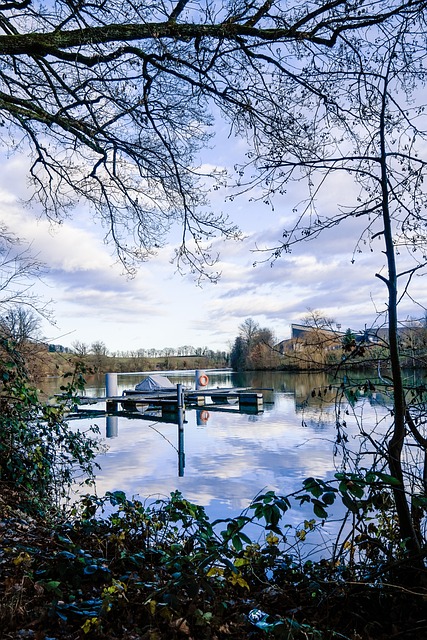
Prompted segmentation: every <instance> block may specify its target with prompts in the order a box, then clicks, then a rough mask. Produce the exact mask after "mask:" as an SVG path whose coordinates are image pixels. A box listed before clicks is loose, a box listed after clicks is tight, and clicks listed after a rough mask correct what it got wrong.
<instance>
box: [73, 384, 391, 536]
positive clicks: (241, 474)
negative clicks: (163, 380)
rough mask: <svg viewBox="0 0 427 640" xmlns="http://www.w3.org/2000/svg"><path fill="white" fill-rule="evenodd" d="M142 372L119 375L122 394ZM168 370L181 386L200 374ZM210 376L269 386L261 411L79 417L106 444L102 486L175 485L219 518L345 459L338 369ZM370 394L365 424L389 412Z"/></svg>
mask: <svg viewBox="0 0 427 640" xmlns="http://www.w3.org/2000/svg"><path fill="white" fill-rule="evenodd" d="M142 377H143V376H140V378H138V377H136V376H128V377H126V376H120V377H119V394H121V393H122V391H123V390H124V389H130V388H134V386H135V384H136V383H137V382H139V380H140V379H142ZM169 377H170V379H171V380H172V381H173V382H174V383H179V384H183V385H185V386H191V384H192V383H193V380H194V378H193V377H192V376H191V375H189V374H183V373H176V374H175V373H174V374H171V375H170V376H169ZM209 377H210V386H212V387H220V388H223V387H233V386H235V387H253V388H257V389H267V388H268V389H272V391H271V392H264V397H265V401H266V402H265V404H264V411H263V412H262V413H259V414H253V415H251V414H245V413H239V412H238V411H234V410H233V407H228V408H229V409H230V411H221V412H220V411H215V410H210V408H208V410H206V409H205V408H202V409H196V410H188V409H187V410H186V412H185V416H183V419H182V422H181V423H179V420H175V421H172V419H171V418H169V419H168V420H165V419H162V418H161V415H154V414H147V413H144V414H141V415H140V416H138V418H137V419H129V418H126V417H124V416H108V417H107V418H105V417H102V418H91V419H88V420H84V421H81V422H82V423H81V424H80V423H79V428H80V429H82V430H83V428H86V427H87V426H89V425H90V424H97V425H98V426H99V427H100V429H101V430H102V432H103V434H105V436H106V442H107V444H108V451H107V452H106V453H105V454H102V455H101V456H100V457H99V460H98V462H99V463H100V465H101V470H100V472H99V473H98V476H97V491H98V493H99V494H103V493H105V492H106V491H114V490H118V489H121V490H124V491H126V492H127V493H128V494H129V495H130V496H132V495H136V494H138V495H140V496H142V497H146V496H156V497H157V496H159V495H160V496H168V495H169V494H170V492H171V491H174V490H175V489H179V490H180V491H182V493H183V494H184V495H185V496H186V497H187V498H188V499H189V500H192V501H194V502H196V503H198V504H201V505H203V506H205V507H206V508H207V511H208V513H209V515H210V517H212V518H217V517H228V516H234V515H236V514H237V513H238V512H239V511H240V510H241V509H243V508H245V507H246V506H247V504H248V503H249V502H250V501H251V499H252V498H253V497H254V496H255V495H256V494H257V493H259V492H260V491H264V490H266V489H273V490H275V491H277V492H280V493H283V494H288V493H291V492H293V491H296V490H297V489H299V488H300V485H301V481H302V480H303V479H304V478H306V477H308V476H315V477H320V478H324V479H327V478H330V477H332V476H333V474H334V472H335V471H336V469H337V467H339V465H340V464H341V458H340V456H339V451H338V450H337V448H336V447H335V448H334V443H335V440H336V432H337V428H336V416H335V401H336V400H335V398H336V394H335V390H336V389H337V388H338V387H339V385H340V381H339V380H337V379H336V378H335V377H334V376H332V375H330V376H329V375H327V374H323V373H322V374H309V375H308V374H292V373H284V372H256V373H243V374H235V373H231V372H221V373H218V374H213V373H211V372H210V373H209ZM365 380H366V374H364V375H362V376H360V383H361V385H363V382H364V381H365ZM330 387H331V388H330ZM87 392H88V394H90V395H92V396H94V397H96V396H102V395H104V394H105V386H104V382H103V379H101V380H99V379H98V380H93V381H91V382H90V385H89V387H88V389H87ZM365 396H366V397H365V398H363V397H362V396H361V399H360V403H361V404H360V407H362V406H363V419H364V421H365V424H366V425H367V426H369V424H371V423H372V425H375V424H377V422H378V417H379V416H380V417H381V416H385V415H386V409H385V405H386V401H387V398H386V396H382V395H381V394H377V395H374V392H371V394H365ZM362 401H363V402H362ZM99 408H100V409H102V408H103V407H102V406H100V407H99ZM225 408H227V407H225ZM356 408H357V411H356V416H355V418H352V416H349V417H348V420H347V423H348V424H347V426H346V435H347V437H348V439H349V442H350V444H351V443H352V442H354V446H355V447H356V446H358V440H357V438H358V437H359V430H358V424H357V416H358V413H357V412H358V411H359V405H357V407H356ZM360 411H362V409H361V408H360ZM310 509H311V508H310V507H309V506H307V505H305V506H304V507H303V509H302V510H298V511H295V512H290V515H289V520H293V519H294V520H295V522H294V524H296V523H297V521H298V522H299V521H300V520H301V519H304V518H307V517H308V518H309V517H311V516H312V513H311V510H310ZM333 515H334V514H332V516H333Z"/></svg>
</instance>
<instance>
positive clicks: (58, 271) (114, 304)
mask: <svg viewBox="0 0 427 640" xmlns="http://www.w3.org/2000/svg"><path fill="white" fill-rule="evenodd" d="M241 151H242V143H241V142H239V141H238V140H228V142H227V145H226V146H224V145H222V146H221V147H220V148H218V147H217V148H214V149H210V150H209V151H208V152H207V161H209V162H211V161H212V158H213V157H215V158H216V164H217V166H220V167H226V168H230V167H232V166H233V164H234V161H235V158H236V157H239V156H241ZM345 180H346V179H345V178H343V182H340V180H339V179H337V180H335V181H334V188H333V189H332V190H329V191H327V192H326V194H325V195H324V196H322V198H323V199H320V200H319V202H318V205H319V207H320V208H321V209H323V210H324V211H327V210H331V209H332V210H333V208H335V207H336V205H337V203H340V202H341V201H343V200H344V199H345V197H346V196H347V195H348V193H349V191H350V192H351V191H352V186H351V185H350V184H348V183H346V182H345ZM26 184H27V178H26V158H25V156H20V155H15V156H12V157H11V158H10V159H8V160H7V161H5V162H4V163H3V171H2V174H1V176H0V207H1V213H2V216H1V217H2V218H3V220H4V221H5V222H7V224H8V225H9V227H10V228H11V230H14V231H15V232H16V233H17V234H18V235H19V236H20V237H23V238H25V239H26V240H27V241H28V242H30V243H31V246H32V251H33V253H35V254H37V255H38V257H39V258H40V259H41V260H42V261H43V262H44V263H45V264H46V266H47V270H46V274H45V276H44V278H43V282H42V283H39V284H37V292H38V293H40V295H42V296H43V297H44V298H45V299H48V300H49V299H52V301H53V304H52V310H53V313H54V316H55V320H56V325H55V326H51V325H48V324H44V326H43V332H44V335H45V337H46V338H47V339H48V340H49V342H56V343H58V344H63V345H66V346H71V344H72V343H73V342H74V341H76V340H79V341H82V342H85V343H87V344H89V345H90V344H91V343H92V342H94V341H96V340H102V341H103V342H105V344H106V346H107V348H108V349H109V350H110V351H112V352H113V351H122V350H123V351H127V350H136V349H139V348H159V349H160V348H163V347H179V346H183V345H193V346H195V347H199V346H200V347H204V346H207V347H209V348H212V349H214V350H216V349H220V350H223V349H228V348H229V346H230V344H231V343H232V342H233V340H234V338H235V337H236V335H237V334H238V327H239V325H240V324H241V323H242V322H243V321H244V320H245V319H246V318H248V317H252V318H253V319H255V320H256V321H257V322H259V323H260V325H261V326H265V327H268V328H270V329H271V330H272V331H273V332H274V333H275V335H276V337H277V339H278V340H282V339H284V338H287V337H289V335H290V324H291V323H292V322H298V321H300V320H301V318H302V317H303V316H304V315H305V314H306V313H307V310H308V309H318V310H320V311H322V312H323V313H324V314H325V315H328V316H330V317H332V318H334V319H335V321H336V322H338V323H340V324H341V326H342V328H343V329H345V328H347V327H351V328H353V329H359V328H360V329H362V328H363V327H364V326H365V324H367V325H370V324H371V323H372V322H374V321H375V319H376V318H377V315H378V313H381V312H382V311H384V308H385V306H384V302H385V299H386V290H385V286H384V285H383V284H382V283H381V282H380V281H379V280H378V279H377V278H375V276H374V274H375V273H376V271H379V270H381V269H382V268H383V264H384V256H383V255H382V254H381V252H380V251H378V252H374V253H371V252H369V251H367V252H366V253H362V254H360V255H359V254H358V255H356V260H355V262H354V264H352V258H353V250H354V245H355V238H357V237H358V234H359V233H360V230H361V228H359V227H358V225H360V222H358V221H348V222H346V223H345V224H343V225H341V226H339V227H336V228H334V229H332V230H330V231H328V232H326V233H325V234H324V235H323V236H322V237H321V238H320V239H317V240H314V241H312V242H309V243H303V244H301V245H300V246H298V247H297V248H295V251H293V252H292V254H290V255H288V256H286V257H284V258H282V259H281V260H279V261H277V262H276V263H275V264H274V265H273V266H271V265H270V264H269V263H265V264H258V266H256V267H254V266H253V263H254V261H257V260H258V261H259V260H260V259H262V257H263V254H261V255H260V254H258V253H256V252H255V248H256V247H257V246H258V247H271V246H274V244H276V243H277V241H278V240H280V238H281V235H282V230H283V226H284V224H285V223H288V222H289V221H290V220H291V219H292V216H293V214H292V208H293V206H294V204H295V202H297V201H298V200H299V199H301V198H303V197H304V195H305V194H304V193H303V192H299V191H298V186H297V185H294V186H292V187H291V188H290V189H289V191H288V193H287V194H285V195H284V196H281V197H278V198H277V199H276V201H275V209H274V211H272V210H271V209H270V208H269V207H268V206H266V205H264V204H262V203H260V202H253V201H252V202H250V201H249V198H250V196H249V195H248V196H241V197H239V198H236V199H235V200H233V201H232V202H230V201H226V196H227V192H221V191H217V192H214V194H213V200H212V208H213V209H214V210H216V211H219V210H220V211H225V212H227V213H228V214H229V215H230V217H231V218H232V220H233V221H234V222H236V223H237V224H238V225H239V226H240V227H241V229H242V231H243V233H244V236H245V237H244V239H243V240H242V241H239V242H234V241H227V242H224V241H223V240H221V239H218V240H217V241H215V242H214V249H215V250H218V251H219V253H220V256H221V257H220V262H219V268H220V270H221V272H222V276H221V278H220V280H219V282H218V283H217V284H211V283H209V282H206V283H204V284H203V285H202V286H201V287H200V286H197V285H196V283H195V282H194V281H193V279H192V278H191V277H189V276H184V277H183V276H182V275H180V274H178V273H176V269H175V267H174V265H173V264H171V258H172V256H173V252H174V251H173V250H174V244H173V233H172V236H171V241H170V243H169V244H167V245H166V246H165V247H164V248H163V249H161V250H160V251H159V253H158V255H157V256H156V257H154V258H152V259H151V260H150V261H149V262H147V263H145V264H143V265H142V266H141V268H140V270H139V272H138V274H137V276H136V277H135V278H134V279H132V280H129V279H128V278H126V277H125V276H123V275H121V269H120V266H119V265H117V264H116V260H115V257H114V253H113V249H112V247H111V246H108V245H105V244H104V243H103V231H102V229H101V228H100V226H99V222H98V223H97V222H96V221H94V220H93V219H92V217H91V215H90V213H88V211H86V210H85V209H84V207H81V208H79V209H78V210H77V211H76V212H75V214H74V215H73V217H71V218H68V219H65V220H64V222H63V223H62V224H61V225H56V226H55V225H53V226H52V225H51V224H50V223H49V222H48V221H47V220H46V219H45V218H44V217H43V215H42V214H41V215H40V213H41V212H39V211H37V210H34V209H29V208H25V207H24V206H23V205H22V204H21V203H20V198H25V197H26V196H28V193H29V192H28V191H27V190H26ZM38 214H39V215H40V217H39V215H38ZM413 286H414V297H415V298H416V297H417V295H419V297H420V298H421V299H422V286H421V278H415V279H414V282H413ZM405 305H406V306H405ZM400 313H401V318H405V317H406V316H407V315H413V316H417V315H420V316H422V315H423V313H422V311H421V310H420V309H417V308H416V307H415V306H414V305H413V304H412V303H411V302H410V301H407V302H404V303H403V305H402V307H401V312H400Z"/></svg>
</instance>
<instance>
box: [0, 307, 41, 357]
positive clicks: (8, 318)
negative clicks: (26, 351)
mask: <svg viewBox="0 0 427 640" xmlns="http://www.w3.org/2000/svg"><path fill="white" fill-rule="evenodd" d="M40 328H41V319H40V316H39V315H37V314H36V312H35V311H33V310H32V309H31V308H28V307H24V306H15V307H12V308H10V309H9V310H8V311H7V312H6V313H5V314H4V315H2V316H0V331H1V333H2V335H3V337H5V338H9V339H11V340H13V341H14V342H15V344H16V345H17V347H18V348H20V347H22V345H23V344H24V343H26V342H28V341H29V340H32V341H35V340H37V339H39V338H40Z"/></svg>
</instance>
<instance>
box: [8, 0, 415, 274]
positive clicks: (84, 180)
mask: <svg viewBox="0 0 427 640" xmlns="http://www.w3.org/2000/svg"><path fill="white" fill-rule="evenodd" d="M424 7H425V0H379V1H375V2H374V0H367V2H364V3H363V7H362V8H361V6H360V2H359V1H356V0H355V1H354V2H352V1H350V2H349V1H347V0H334V1H329V0H327V1H324V2H318V3H315V4H313V3H312V2H311V1H308V0H307V1H304V2H302V3H298V4H290V3H285V2H275V3H273V2H271V1H270V0H267V1H265V0H255V1H254V2H245V1H238V2H235V1H234V0H233V1H231V0H224V1H221V0H220V1H218V2H208V3H205V2H195V3H191V4H190V3H189V2H188V0H178V2H169V1H166V2H162V3H159V2H154V1H149V2H147V1H146V0H144V1H143V2H142V1H141V0H136V2H134V1H133V0H132V1H131V0H120V1H119V0H107V1H106V2H104V3H101V4H99V3H95V4H94V3H90V2H86V1H85V0H83V1H79V2H74V0H72V1H71V2H69V1H68V0H67V1H65V0H59V1H58V2H54V3H48V4H45V3H42V2H40V1H39V0H5V2H3V4H2V5H1V6H0V51H1V56H0V112H1V118H2V120H1V124H2V125H3V128H4V133H3V135H2V140H3V142H4V143H5V144H9V146H10V147H11V148H12V149H14V150H21V149H22V150H24V151H25V152H27V150H28V149H29V150H30V154H31V166H30V169H29V173H30V177H31V180H32V183H33V187H34V197H35V198H37V199H38V201H39V202H41V203H42V206H43V209H44V210H45V211H46V213H47V214H48V216H50V217H51V218H52V219H54V220H58V219H61V218H63V216H64V215H65V213H66V212H67V211H68V210H70V209H72V208H73V207H74V206H75V204H76V203H77V202H79V201H83V202H85V203H86V204H89V205H91V207H92V209H93V210H94V212H95V214H96V215H97V216H98V217H99V218H100V219H101V221H102V224H103V225H104V228H105V234H106V239H107V240H109V241H111V242H113V243H114V244H115V247H116V249H117V253H118V256H119V258H120V260H121V261H122V263H123V265H124V266H125V268H126V270H127V271H128V272H132V270H133V268H134V265H135V262H138V261H140V260H144V259H146V258H147V257H148V256H149V255H150V254H152V253H153V252H155V251H156V249H157V248H158V247H160V246H161V245H162V244H163V242H164V240H165V237H166V234H167V233H168V231H169V229H170V227H171V225H172V224H173V223H174V222H178V223H179V224H180V225H181V228H182V236H181V244H180V246H179V248H178V250H177V255H176V260H177V263H178V266H180V265H183V264H184V265H185V264H187V265H189V266H190V268H191V269H192V270H193V271H195V272H196V273H199V274H200V273H201V272H204V271H205V268H206V265H208V267H207V268H208V271H209V275H210V277H212V278H215V277H216V276H217V273H216V272H215V269H214V268H213V264H214V263H215V259H216V255H212V253H211V251H210V247H209V244H210V240H211V239H212V237H213V236H214V235H215V234H218V233H220V234H223V235H224V236H225V237H236V235H238V230H237V228H236V227H235V226H234V225H233V224H232V223H231V222H230V221H229V220H228V219H227V218H226V217H225V216H223V215H222V214H221V213H217V212H215V213H214V212H212V210H210V208H209V205H208V200H207V191H206V189H204V188H202V181H204V180H205V178H206V177H208V178H209V181H210V184H211V187H212V188H216V187H217V186H218V185H219V184H221V179H222V176H221V174H218V175H215V172H212V171H208V176H206V175H205V174H204V171H203V169H202V168H200V167H199V164H200V152H201V151H202V150H203V149H204V148H205V147H206V145H207V144H208V141H209V138H210V136H211V135H212V133H213V131H214V127H213V125H214V117H213V114H214V112H216V111H219V112H222V114H223V116H225V117H226V118H227V119H228V121H229V123H230V130H231V132H232V133H237V134H243V135H244V134H245V132H246V133H248V138H247V139H248V145H249V151H251V150H252V153H253V152H255V153H256V151H257V148H258V144H259V142H260V140H261V138H260V134H261V133H263V134H265V135H269V136H270V137H273V138H274V137H275V136H276V135H277V132H276V126H275V123H276V113H275V112H276V110H278V109H281V106H282V105H281V104H280V100H278V99H277V90H278V89H279V91H280V86H278V81H279V82H280V78H281V77H283V78H286V79H287V80H288V81H289V82H294V83H296V85H297V86H298V85H299V86H301V87H302V88H303V84H301V83H300V81H299V79H298V73H299V70H297V71H296V70H295V61H296V60H298V59H300V57H301V55H303V54H304V52H305V47H306V44H311V45H312V46H313V47H316V48H317V49H318V50H319V51H324V52H325V53H326V54H327V52H328V51H329V50H330V49H331V48H334V47H335V46H336V45H337V43H340V42H341V41H342V39H343V38H345V37H346V35H347V34H352V33H353V32H357V33H358V34H360V33H361V32H362V30H363V29H366V28H368V27H369V26H371V25H376V24H379V25H381V24H383V23H384V24H388V23H390V22H392V21H393V20H394V19H395V16H405V17H406V16H407V17H408V18H409V17H411V16H412V15H418V14H419V13H420V12H422V10H423V9H424ZM309 54H310V51H309ZM292 117H293V116H292V114H291V113H289V118H290V119H291V118H292ZM280 124H282V122H281V123H280ZM288 130H289V143H292V142H293V137H294V133H295V127H294V126H291V127H288ZM300 133H302V131H301V132H300ZM282 135H285V134H284V132H282ZM190 240H191V242H190ZM209 269H210V270H209Z"/></svg>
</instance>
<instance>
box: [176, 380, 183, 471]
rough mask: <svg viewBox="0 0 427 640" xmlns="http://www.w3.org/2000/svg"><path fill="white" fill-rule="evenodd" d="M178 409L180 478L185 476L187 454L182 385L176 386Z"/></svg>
mask: <svg viewBox="0 0 427 640" xmlns="http://www.w3.org/2000/svg"><path fill="white" fill-rule="evenodd" d="M176 394H177V408H178V476H179V477H180V478H182V477H183V475H184V467H185V452H184V394H183V391H182V384H178V385H177V386H176Z"/></svg>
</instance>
